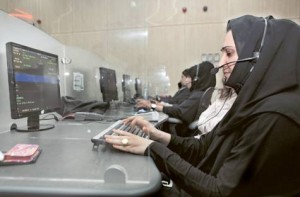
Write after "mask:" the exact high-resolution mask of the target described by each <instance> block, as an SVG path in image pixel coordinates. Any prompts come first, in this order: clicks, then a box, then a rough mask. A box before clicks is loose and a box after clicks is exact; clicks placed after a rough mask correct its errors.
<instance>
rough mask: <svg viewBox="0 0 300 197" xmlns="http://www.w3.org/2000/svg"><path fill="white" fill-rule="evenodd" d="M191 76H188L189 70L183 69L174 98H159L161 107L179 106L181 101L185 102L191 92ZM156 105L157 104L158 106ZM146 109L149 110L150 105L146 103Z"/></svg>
mask: <svg viewBox="0 0 300 197" xmlns="http://www.w3.org/2000/svg"><path fill="white" fill-rule="evenodd" d="M190 88H191V76H190V74H189V69H184V70H183V71H182V73H181V79H180V82H178V91H177V92H176V93H175V94H174V96H172V97H171V96H168V97H163V96H161V97H160V100H159V103H161V104H162V105H175V104H177V105H179V104H180V103H182V102H183V101H185V100H186V99H187V98H188V97H189V96H190V95H191V91H190V90H189V89H190ZM159 103H158V104H159ZM147 108H149V109H150V108H151V103H150V101H148V106H147Z"/></svg>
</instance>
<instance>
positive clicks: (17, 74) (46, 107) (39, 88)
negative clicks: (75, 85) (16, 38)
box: [6, 42, 61, 131]
mask: <svg viewBox="0 0 300 197" xmlns="http://www.w3.org/2000/svg"><path fill="white" fill-rule="evenodd" d="M6 55H7V68H8V69H7V70H8V83H9V94H10V109H11V117H12V119H19V118H23V117H27V118H28V120H27V124H28V125H27V126H25V127H24V128H21V127H20V128H15V129H16V130H18V131H38V130H45V129H50V128H53V127H54V126H53V125H41V124H40V123H39V122H40V120H39V115H40V114H44V113H47V112H51V111H52V112H53V111H56V110H57V109H59V108H60V107H61V99H60V86H59V64H58V56H57V55H54V54H50V53H47V52H44V51H40V50H37V49H33V48H30V47H27V46H23V45H20V44H17V43H12V42H9V43H7V44H6Z"/></svg>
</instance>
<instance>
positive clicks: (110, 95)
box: [99, 67, 118, 102]
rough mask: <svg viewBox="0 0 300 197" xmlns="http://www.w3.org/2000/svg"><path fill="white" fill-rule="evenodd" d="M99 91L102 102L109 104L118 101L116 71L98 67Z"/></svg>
mask: <svg viewBox="0 0 300 197" xmlns="http://www.w3.org/2000/svg"><path fill="white" fill-rule="evenodd" d="M99 69H100V91H101V93H102V97H103V101H104V102H110V101H114V100H115V101H116V100H118V89H117V78H116V71H115V70H113V69H109V68H104V67H100V68H99Z"/></svg>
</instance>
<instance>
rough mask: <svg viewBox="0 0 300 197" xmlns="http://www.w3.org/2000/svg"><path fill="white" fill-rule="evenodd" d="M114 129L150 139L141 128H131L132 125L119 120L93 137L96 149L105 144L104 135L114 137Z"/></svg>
mask: <svg viewBox="0 0 300 197" xmlns="http://www.w3.org/2000/svg"><path fill="white" fill-rule="evenodd" d="M113 129H120V130H123V131H127V132H130V133H132V134H135V135H138V136H140V137H144V138H148V135H147V134H146V133H144V132H143V131H142V130H141V129H140V128H139V127H131V126H130V125H126V124H123V122H122V120H118V121H117V122H115V123H114V124H112V125H111V126H109V127H108V128H106V129H105V130H103V131H102V132H100V133H99V134H98V135H96V136H94V137H92V139H91V141H92V142H93V143H94V148H97V147H98V146H99V145H100V144H104V143H105V139H104V135H114V132H113Z"/></svg>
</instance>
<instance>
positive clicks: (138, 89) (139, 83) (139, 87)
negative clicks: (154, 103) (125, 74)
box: [134, 77, 142, 98]
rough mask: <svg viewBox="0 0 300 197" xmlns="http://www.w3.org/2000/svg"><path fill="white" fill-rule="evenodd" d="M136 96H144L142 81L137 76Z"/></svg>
mask: <svg viewBox="0 0 300 197" xmlns="http://www.w3.org/2000/svg"><path fill="white" fill-rule="evenodd" d="M134 87H135V92H136V93H135V96H134V97H135V98H142V81H141V79H140V78H138V77H137V78H135V85H134Z"/></svg>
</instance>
